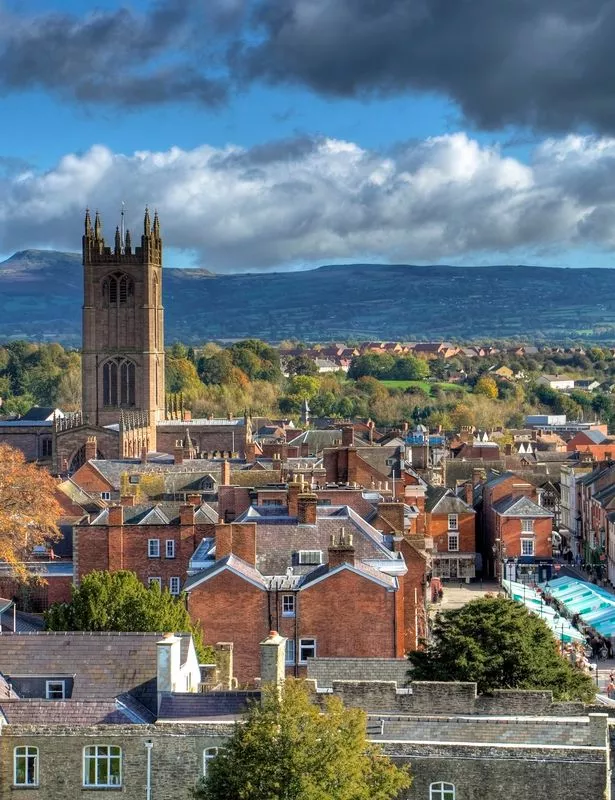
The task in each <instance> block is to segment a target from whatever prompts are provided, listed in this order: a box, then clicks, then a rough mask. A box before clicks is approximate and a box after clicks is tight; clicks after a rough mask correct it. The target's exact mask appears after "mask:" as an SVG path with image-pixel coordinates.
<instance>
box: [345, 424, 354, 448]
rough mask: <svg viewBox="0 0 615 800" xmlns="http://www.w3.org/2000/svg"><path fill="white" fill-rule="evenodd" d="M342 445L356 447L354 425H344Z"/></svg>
mask: <svg viewBox="0 0 615 800" xmlns="http://www.w3.org/2000/svg"><path fill="white" fill-rule="evenodd" d="M342 447H354V425H352V424H350V425H342Z"/></svg>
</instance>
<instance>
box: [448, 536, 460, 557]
mask: <svg viewBox="0 0 615 800" xmlns="http://www.w3.org/2000/svg"><path fill="white" fill-rule="evenodd" d="M453 542H454V544H455V546H454V547H453V546H452V543H453ZM448 550H449V553H458V552H459V534H458V533H457V532H455V533H449V535H448Z"/></svg>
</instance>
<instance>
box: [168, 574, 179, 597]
mask: <svg viewBox="0 0 615 800" xmlns="http://www.w3.org/2000/svg"><path fill="white" fill-rule="evenodd" d="M181 585H182V582H181V578H180V577H179V576H177V575H173V577H172V578H169V592H170V594H172V595H173V597H178V596H179V595H180V594H181ZM174 589H177V590H176V591H173V590H174Z"/></svg>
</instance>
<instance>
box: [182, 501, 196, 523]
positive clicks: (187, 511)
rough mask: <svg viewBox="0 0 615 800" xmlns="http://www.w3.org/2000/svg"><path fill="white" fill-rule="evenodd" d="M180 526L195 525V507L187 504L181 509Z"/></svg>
mask: <svg viewBox="0 0 615 800" xmlns="http://www.w3.org/2000/svg"><path fill="white" fill-rule="evenodd" d="M179 524H180V525H194V506H193V505H192V504H190V503H185V504H184V505H181V506H180V507H179Z"/></svg>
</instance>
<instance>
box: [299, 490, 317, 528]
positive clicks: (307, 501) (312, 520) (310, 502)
mask: <svg viewBox="0 0 615 800" xmlns="http://www.w3.org/2000/svg"><path fill="white" fill-rule="evenodd" d="M317 502H318V497H317V496H316V495H315V494H314V493H313V492H303V493H302V494H299V495H298V496H297V519H298V521H299V524H300V525H316V505H317Z"/></svg>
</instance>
